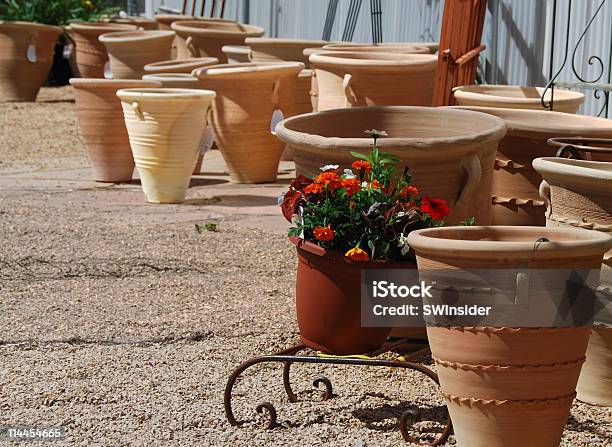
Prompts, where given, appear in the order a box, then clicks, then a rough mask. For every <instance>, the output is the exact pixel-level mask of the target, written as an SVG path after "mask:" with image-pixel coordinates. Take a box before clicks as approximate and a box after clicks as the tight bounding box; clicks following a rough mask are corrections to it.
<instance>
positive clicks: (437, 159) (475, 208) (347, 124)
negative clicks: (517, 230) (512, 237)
mask: <svg viewBox="0 0 612 447" xmlns="http://www.w3.org/2000/svg"><path fill="white" fill-rule="evenodd" d="M449 112H450V113H449ZM456 112H457V111H453V110H449V109H441V108H432V107H399V106H394V107H357V108H353V109H340V110H329V111H326V112H320V113H312V114H308V115H300V116H296V117H293V118H289V119H286V120H285V121H283V122H281V123H280V124H279V125H278V126H277V128H276V134H277V136H278V137H279V138H280V139H281V140H282V141H283V142H285V143H287V144H288V145H289V147H290V148H291V152H292V155H293V159H294V161H295V166H296V173H297V174H303V175H306V176H310V177H313V176H316V175H317V173H318V172H320V171H319V167H320V166H324V165H326V164H337V165H339V166H340V167H341V168H343V169H344V168H350V167H351V163H352V162H353V161H354V157H353V156H352V155H351V151H357V152H361V153H364V154H367V153H368V152H369V151H370V148H371V146H370V142H371V141H370V139H369V138H367V137H368V136H367V135H366V134H365V133H364V131H365V130H367V129H372V128H375V129H384V130H385V131H386V132H387V133H388V134H389V137H387V138H381V139H380V140H379V141H378V143H379V147H380V149H381V150H382V151H385V152H391V153H393V154H395V155H397V156H398V157H399V158H400V168H403V167H408V168H409V169H410V173H411V175H412V178H413V181H414V184H416V185H419V189H420V191H421V193H422V194H424V195H425V196H431V197H440V198H442V199H444V200H446V201H447V202H448V204H449V206H450V207H451V209H452V214H451V215H450V216H448V217H447V218H445V219H444V220H445V222H447V223H451V224H452V223H459V222H461V221H462V220H463V219H466V218H468V217H475V218H476V222H477V223H481V224H488V223H489V222H490V220H491V199H490V195H489V194H490V191H491V181H492V178H493V162H494V160H495V152H496V150H497V145H498V143H499V141H500V140H501V138H502V137H503V136H504V134H505V132H506V126H505V124H504V122H503V121H502V120H500V119H498V118H496V117H492V116H488V115H485V114H474V113H467V114H466V113H465V111H462V113H456ZM440 179H444V181H440Z"/></svg>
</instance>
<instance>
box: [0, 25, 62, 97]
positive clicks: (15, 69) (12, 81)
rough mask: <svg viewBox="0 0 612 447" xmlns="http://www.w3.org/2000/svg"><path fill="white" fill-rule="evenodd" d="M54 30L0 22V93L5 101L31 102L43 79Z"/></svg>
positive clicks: (50, 57)
mask: <svg viewBox="0 0 612 447" xmlns="http://www.w3.org/2000/svg"><path fill="white" fill-rule="evenodd" d="M61 33H62V28H60V27H57V26H49V25H41V24H38V23H30V22H3V21H0V91H1V92H2V97H3V99H4V100H5V101H34V100H36V95H37V94H38V90H40V87H41V86H42V85H43V82H45V79H47V75H48V74H49V70H50V69H51V64H52V63H53V53H54V51H55V42H56V41H57V38H58V36H59V35H60V34H61Z"/></svg>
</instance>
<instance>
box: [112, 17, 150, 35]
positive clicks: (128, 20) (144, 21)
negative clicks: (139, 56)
mask: <svg viewBox="0 0 612 447" xmlns="http://www.w3.org/2000/svg"><path fill="white" fill-rule="evenodd" d="M109 22H111V23H123V24H126V25H134V26H135V27H136V28H139V29H143V30H147V31H152V30H156V29H159V28H160V27H159V24H158V23H157V22H156V21H155V20H152V19H150V18H148V17H142V16H127V17H111V18H110V19H109Z"/></svg>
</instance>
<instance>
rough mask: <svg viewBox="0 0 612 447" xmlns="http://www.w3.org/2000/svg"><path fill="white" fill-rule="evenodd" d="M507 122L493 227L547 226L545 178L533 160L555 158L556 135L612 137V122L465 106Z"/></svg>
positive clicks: (496, 180)
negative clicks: (550, 141) (542, 190)
mask: <svg viewBox="0 0 612 447" xmlns="http://www.w3.org/2000/svg"><path fill="white" fill-rule="evenodd" d="M461 108H462V109H469V110H474V111H477V112H484V113H489V114H491V115H495V116H497V117H499V118H502V119H503V120H504V121H506V124H507V126H508V133H507V134H506V136H505V138H504V139H503V140H502V141H501V143H500V144H499V150H498V153H497V159H496V161H495V174H494V175H493V196H492V201H493V220H492V224H493V225H545V223H546V218H545V216H544V211H545V206H544V201H543V200H542V199H541V197H540V194H539V192H538V189H539V186H540V181H541V178H540V175H539V174H538V173H537V172H536V171H535V170H534V169H533V167H532V166H531V162H532V161H533V160H534V159H536V158H538V157H550V156H554V155H555V153H556V149H555V148H553V147H551V146H549V145H547V143H546V141H547V140H548V139H549V138H552V137H564V136H568V137H569V136H576V135H580V136H582V137H594V138H612V120H608V119H604V118H596V117H592V116H583V115H574V114H570V113H561V112H545V111H539V110H522V109H501V108H492V107H476V106H462V107H461Z"/></svg>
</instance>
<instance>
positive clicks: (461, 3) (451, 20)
mask: <svg viewBox="0 0 612 447" xmlns="http://www.w3.org/2000/svg"><path fill="white" fill-rule="evenodd" d="M486 10H487V0H446V2H445V4H444V16H443V18H442V31H441V33H440V48H439V52H438V73H437V79H436V85H435V87H434V98H433V104H432V105H434V106H447V105H452V104H453V103H454V98H453V88H454V87H457V86H459V85H466V84H473V83H474V81H475V80H476V71H477V68H478V56H479V54H480V53H481V52H482V51H483V50H484V49H485V46H484V45H482V44H481V39H482V30H483V28H484V17H485V13H486Z"/></svg>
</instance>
